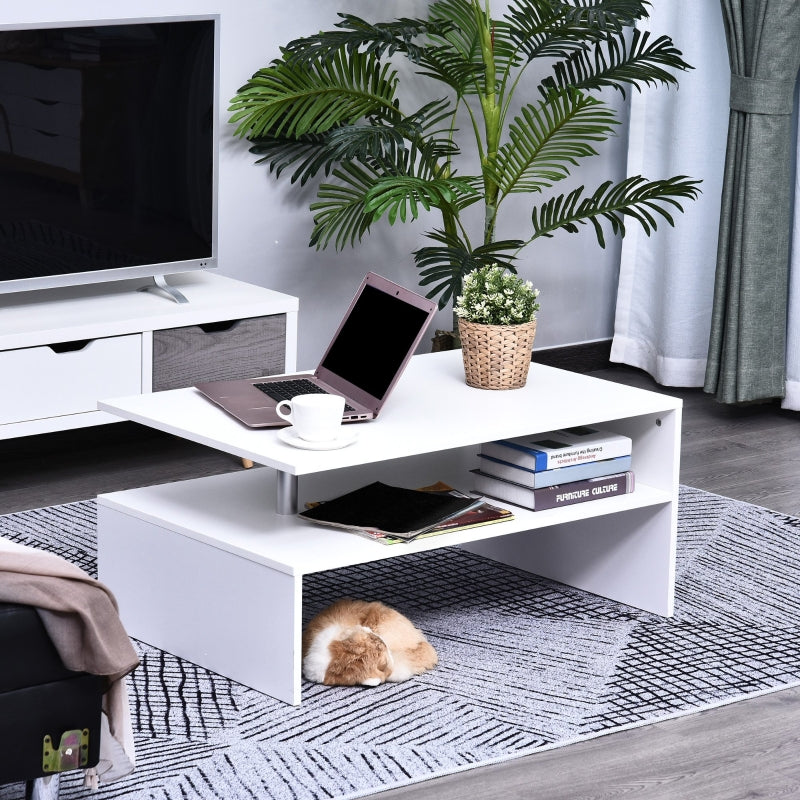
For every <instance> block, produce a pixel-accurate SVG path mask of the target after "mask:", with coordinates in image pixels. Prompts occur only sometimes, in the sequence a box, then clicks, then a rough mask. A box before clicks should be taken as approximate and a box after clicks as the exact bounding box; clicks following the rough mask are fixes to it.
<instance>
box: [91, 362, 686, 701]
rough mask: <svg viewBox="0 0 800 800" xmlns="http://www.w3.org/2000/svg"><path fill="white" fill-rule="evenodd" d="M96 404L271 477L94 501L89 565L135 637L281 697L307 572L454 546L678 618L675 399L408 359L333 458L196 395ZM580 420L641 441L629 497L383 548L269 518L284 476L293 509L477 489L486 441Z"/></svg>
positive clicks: (201, 482)
mask: <svg viewBox="0 0 800 800" xmlns="http://www.w3.org/2000/svg"><path fill="white" fill-rule="evenodd" d="M100 407H101V408H102V409H103V410H106V411H109V412H111V413H116V414H118V415H120V416H122V417H124V418H126V419H131V420H134V421H138V422H141V423H144V424H147V425H150V426H152V427H155V428H158V429H160V430H164V431H167V432H170V433H174V434H177V435H180V436H184V437H185V438H188V439H191V440H193V441H197V442H201V443H204V444H207V445H210V446H213V447H218V448H219V449H222V450H226V451H228V452H230V453H233V454H234V455H236V456H240V457H243V458H249V459H251V460H253V461H254V462H256V463H258V464H262V465H266V466H265V467H263V468H254V469H252V470H244V471H237V472H231V473H228V474H225V475H219V476H213V477H208V478H198V479H195V480H191V481H185V482H180V483H172V484H165V485H160V486H151V487H144V488H141V489H132V490H128V491H124V492H115V493H112V494H107V495H101V496H100V498H99V511H98V517H99V518H98V564H99V573H100V579H101V580H102V581H104V582H105V583H107V584H108V585H109V586H110V587H111V588H112V590H113V591H114V593H115V594H116V596H117V599H118V601H119V604H120V613H121V615H122V619H123V622H124V623H125V625H126V627H127V629H128V632H129V633H130V635H131V636H133V637H134V638H138V639H141V640H142V641H145V642H147V643H149V644H152V645H155V646H158V647H160V648H162V649H164V650H166V651H168V652H170V653H173V654H175V655H178V656H181V657H183V658H186V659H188V660H190V661H193V662H195V663H198V664H201V665H202V666H205V667H207V668H209V669H211V670H214V671H217V672H219V673H221V674H223V675H226V676H228V677H230V678H232V679H234V680H236V681H239V682H241V683H244V684H246V685H248V686H251V687H253V688H255V689H257V690H259V691H262V692H265V693H267V694H270V695H272V696H274V697H277V698H279V699H281V700H284V701H286V702H288V703H294V704H297V703H299V702H300V700H301V670H300V666H301V665H300V637H301V625H302V578H303V576H304V575H308V574H313V573H316V572H322V571H327V570H334V569H338V568H342V567H347V566H351V565H354V564H364V563H368V562H371V561H377V560H382V559H386V558H396V557H399V556H403V555H405V554H408V553H413V552H420V551H423V550H431V549H434V548H439V547H450V546H461V547H465V548H468V549H470V550H471V551H473V552H476V553H480V554H483V555H486V556H488V557H490V558H494V559H497V560H500V561H504V562H506V563H510V564H513V565H514V566H516V567H518V568H521V569H527V570H529V571H531V572H535V573H537V574H540V575H543V576H546V577H549V578H553V579H555V580H559V581H562V582H564V583H567V584H570V585H573V586H577V587H579V588H582V589H585V590H587V591H590V592H594V593H597V594H600V595H603V596H606V597H610V598H612V599H615V600H618V601H620V602H623V603H626V604H629V605H632V606H636V607H638V608H643V609H646V610H648V611H652V612H654V613H657V614H662V615H671V614H672V607H673V594H674V563H675V535H676V528H677V492H678V467H679V452H680V424H681V401H680V400H677V399H674V398H671V397H667V396H665V395H662V394H658V393H654V392H646V391H642V390H639V389H632V388H630V387H626V386H620V385H618V384H613V383H609V382H606V381H601V380H597V379H594V378H590V377H587V376H583V375H577V374H574V373H568V372H563V371H561V370H556V369H552V368H549V367H543V366H539V365H535V364H534V365H532V366H531V373H530V376H529V380H528V385H527V386H526V387H525V388H524V389H519V390H513V391H503V392H491V391H482V390H479V389H471V388H469V387H467V386H466V385H465V384H464V379H463V370H462V367H461V364H460V354H459V353H440V354H432V355H425V356H416V357H415V358H414V359H412V361H411V364H410V366H409V368H408V370H407V372H406V374H405V375H404V376H403V378H402V380H401V381H400V383H399V384H398V386H397V389H396V390H395V394H394V395H393V396H392V398H391V399H390V401H389V403H387V405H386V408H385V409H384V411H383V412H382V414H381V416H380V417H379V419H378V420H376V421H374V422H371V423H366V424H361V425H359V427H358V439H357V441H356V443H355V444H353V445H351V446H350V447H347V448H344V449H342V450H335V451H328V452H313V451H304V450H299V449H294V448H291V447H289V446H288V445H286V444H284V443H282V442H281V441H280V440H278V438H277V432H276V431H274V430H262V431H253V430H248V429H246V428H244V427H243V426H241V425H240V424H239V423H238V422H236V421H235V420H233V419H231V418H229V417H228V416H227V415H226V414H225V413H224V412H222V411H221V410H219V409H217V408H216V407H214V406H212V405H211V404H210V403H209V402H208V401H206V400H205V399H204V398H203V397H202V396H200V395H199V393H197V392H195V391H194V390H192V389H180V390H176V391H171V392H162V393H159V394H157V395H150V396H136V397H130V398H122V399H119V400H109V401H104V402H103V403H101V404H100ZM587 424H595V425H602V426H603V427H606V428H609V429H611V430H615V431H618V432H620V433H625V434H627V435H629V436H631V437H632V438H633V442H634V444H633V470H634V472H635V474H636V489H635V491H634V492H633V493H632V494H628V495H623V496H619V497H611V498H604V499H601V500H595V501H591V502H587V503H579V504H575V505H572V506H567V507H564V508H560V509H555V510H549V511H538V512H532V511H528V510H525V509H521V508H517V507H513V510H514V513H515V519H514V520H512V521H508V522H503V523H500V524H496V525H489V526H485V527H481V528H474V529H470V530H466V531H460V532H454V533H449V534H445V535H442V536H436V537H431V538H427V539H421V540H419V541H416V542H412V543H408V544H397V545H390V546H386V545H382V544H380V543H377V542H372V541H369V540H367V539H365V538H363V537H360V536H357V535H355V534H351V533H347V532H343V531H337V530H333V529H329V528H324V527H321V526H316V525H312V524H310V523H306V522H305V521H303V520H300V519H298V518H297V517H295V516H294V515H289V514H285V513H279V512H280V511H285V510H286V509H285V508H281V505H282V503H283V500H282V498H281V491H283V489H281V488H280V487H281V485H282V484H284V489H285V483H286V481H287V478H288V479H289V480H290V481H291V482H294V481H295V480H297V486H296V489H297V493H298V498H297V499H298V502H299V503H300V505H302V504H303V503H305V502H306V501H308V500H315V499H326V498H330V497H334V496H336V495H337V494H340V493H342V492H344V491H348V490H350V489H353V488H356V487H357V486H360V485H363V484H365V483H368V482H370V481H373V480H384V481H386V482H389V483H394V484H396V485H402V486H409V487H414V486H424V485H427V484H429V483H433V482H435V481H437V480H444V481H446V482H448V483H450V484H451V485H453V486H456V487H458V488H462V489H469V488H470V475H469V470H470V469H472V468H473V467H475V466H476V462H477V458H476V452H477V445H478V444H479V443H480V442H482V441H485V440H488V439H497V438H503V437H508V436H519V435H523V434H532V433H539V432H543V431H547V430H553V429H558V428H562V427H572V426H575V425H587ZM375 599H381V600H384V601H385V602H388V603H390V604H391V602H392V598H375Z"/></svg>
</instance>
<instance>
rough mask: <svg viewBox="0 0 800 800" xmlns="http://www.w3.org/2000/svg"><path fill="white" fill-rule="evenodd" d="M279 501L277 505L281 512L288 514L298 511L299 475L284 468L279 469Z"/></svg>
mask: <svg viewBox="0 0 800 800" xmlns="http://www.w3.org/2000/svg"><path fill="white" fill-rule="evenodd" d="M277 472H278V502H277V505H276V508H277V511H278V513H279V514H283V515H288V514H296V513H297V475H291V474H290V473H288V472H284V471H283V470H280V469H279V470H278V471H277Z"/></svg>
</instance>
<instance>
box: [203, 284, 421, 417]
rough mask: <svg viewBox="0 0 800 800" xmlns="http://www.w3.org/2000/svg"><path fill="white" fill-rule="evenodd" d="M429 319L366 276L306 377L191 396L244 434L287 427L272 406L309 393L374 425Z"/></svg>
mask: <svg viewBox="0 0 800 800" xmlns="http://www.w3.org/2000/svg"><path fill="white" fill-rule="evenodd" d="M435 312H436V303H434V302H432V301H431V300H428V299H427V298H425V297H422V296H420V295H418V294H416V293H415V292H412V291H410V290H409V289H405V288H403V287H402V286H399V285H398V284H396V283H393V282H392V281H390V280H387V279H386V278H383V277H381V276H380V275H376V274H375V273H374V272H370V273H368V274H367V275H366V276H365V278H364V280H363V281H362V282H361V285H360V286H359V287H358V291H357V292H356V294H355V297H354V298H353V301H352V302H351V303H350V306H349V308H348V309H347V311H346V312H345V315H344V318H343V319H342V321H341V323H340V325H339V327H338V328H337V330H336V333H335V334H334V336H333V339H332V340H331V342H330V344H329V345H328V348H327V350H325V353H324V355H323V356H322V360H321V361H320V364H319V366H318V367H317V368H316V370H315V371H314V373H313V374H308V373H303V374H298V375H270V376H266V377H260V378H248V379H245V380H234V381H230V380H228V381H208V382H204V383H198V384H195V388H197V389H198V390H199V391H200V392H202V394H204V395H205V396H206V397H207V398H208V399H209V400H212V401H213V402H214V403H216V404H217V405H219V406H220V407H221V408H223V409H224V410H225V411H227V412H228V413H229V414H231V415H232V416H234V417H236V419H238V420H239V421H240V422H242V423H244V424H245V425H247V426H248V427H251V428H277V427H283V426H285V425H287V424H288V423H287V422H286V420H284V419H281V417H279V416H278V415H277V413H276V412H275V407H276V406H277V405H278V403H279V402H280V401H281V400H283V399H291V398H292V397H293V396H295V395H298V394H309V393H312V392H328V393H332V394H339V395H342V396H343V397H344V398H345V411H344V416H343V421H344V422H361V421H366V420H371V419H375V417H377V416H378V413H379V412H380V410H381V408H382V407H383V404H384V403H385V402H386V399H387V398H388V397H389V394H390V393H391V391H392V389H394V386H395V384H396V383H397V381H398V379H399V378H400V376H401V375H402V373H403V370H404V369H405V367H406V365H407V364H408V361H409V359H410V358H411V356H412V355H413V354H414V351H415V350H416V348H417V345H418V344H419V342H420V340H421V339H422V337H423V335H424V334H425V330H426V329H427V327H428V325H429V324H430V321H431V319H432V318H433V315H434V314H435Z"/></svg>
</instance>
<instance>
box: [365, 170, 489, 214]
mask: <svg viewBox="0 0 800 800" xmlns="http://www.w3.org/2000/svg"><path fill="white" fill-rule="evenodd" d="M479 199H480V193H479V192H478V190H477V188H476V187H475V185H474V181H473V180H470V179H468V178H458V177H451V178H423V177H419V176H416V175H397V176H391V177H384V178H380V179H379V180H377V181H376V182H375V183H374V184H373V186H372V188H371V189H370V190H369V192H368V193H367V196H366V198H365V201H364V209H365V210H366V211H367V212H368V213H371V214H374V218H375V219H378V218H380V217H382V216H383V215H384V214H386V215H387V217H388V220H389V223H390V224H391V225H394V223H395V222H396V221H397V218H398V217H399V218H400V220H401V221H402V222H406V221H407V220H410V219H417V217H418V216H419V213H420V208H422V209H424V210H425V211H430V210H431V208H439V209H452V210H453V211H461V210H462V209H464V208H466V207H467V206H469V205H471V204H472V203H474V202H475V201H477V200H479Z"/></svg>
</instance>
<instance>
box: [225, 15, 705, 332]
mask: <svg viewBox="0 0 800 800" xmlns="http://www.w3.org/2000/svg"><path fill="white" fill-rule="evenodd" d="M648 5H649V3H648V2H647V0H511V2H509V4H508V10H507V11H506V12H505V13H504V14H502V16H500V17H499V18H495V17H493V16H492V11H491V3H490V0H438V1H437V2H433V3H431V5H430V7H429V11H428V16H427V18H425V19H410V18H400V19H395V20H391V21H388V22H376V23H372V22H367V21H366V20H364V19H361V18H360V17H357V16H354V15H352V14H340V15H339V16H340V17H341V22H339V23H338V24H337V25H336V30H329V31H323V32H321V33H315V34H313V35H311V36H307V37H303V38H300V39H296V40H294V41H292V42H289V43H288V44H287V45H286V46H285V47H283V48H281V53H280V57H279V58H276V59H275V60H273V61H272V62H271V63H270V64H269V65H268V66H266V67H264V68H263V69H260V70H259V71H258V72H256V73H255V75H253V76H252V78H251V79H250V80H249V81H248V82H247V83H246V84H245V85H244V86H243V87H242V88H241V89H240V90H239V92H238V93H237V95H236V96H235V97H234V98H233V100H232V103H231V107H230V110H231V111H232V116H231V122H232V123H234V124H235V125H236V129H235V133H236V135H238V136H241V137H245V138H247V139H248V140H249V141H250V142H251V143H252V147H251V148H250V149H251V152H253V153H254V154H257V155H258V156H259V159H258V163H264V164H266V165H267V166H268V168H269V170H270V172H271V173H272V174H274V175H275V176H276V177H277V178H280V177H282V176H284V175H285V174H286V175H289V176H290V179H291V181H292V182H293V183H299V184H300V185H304V184H306V183H307V182H308V181H309V180H312V179H316V178H317V177H318V176H323V177H322V178H321V180H320V181H319V183H318V187H317V199H316V200H315V201H314V202H313V203H312V204H311V211H312V213H313V230H312V233H311V242H310V243H311V245H312V246H314V247H317V248H324V247H327V246H328V245H334V246H335V247H337V248H343V247H345V246H346V245H354V244H356V243H357V242H358V241H360V240H361V239H362V237H363V236H364V235H365V234H366V233H367V232H368V231H369V230H370V229H371V227H372V225H373V224H374V223H376V222H377V221H378V220H379V219H381V218H383V217H385V218H387V219H388V221H389V223H390V224H392V225H394V224H395V223H397V222H405V221H409V220H414V219H417V218H418V217H419V216H420V215H421V214H423V213H428V212H432V213H436V214H438V215H439V225H438V226H436V227H433V228H432V229H431V230H429V231H428V232H427V233H426V234H425V235H426V236H427V238H428V239H429V240H430V244H429V245H427V246H424V247H421V248H420V249H418V250H417V251H416V252H415V253H414V260H415V263H416V266H417V267H418V268H419V271H420V274H419V283H420V285H421V286H423V287H428V297H431V298H438V302H439V307H440V308H444V307H445V306H446V305H447V304H448V303H449V302H450V301H451V300H453V299H454V298H456V297H457V296H458V295H459V294H460V293H461V286H462V281H463V278H464V276H465V275H466V274H467V273H468V272H471V271H472V270H474V269H475V268H477V267H481V266H486V265H489V264H497V265H499V266H502V267H504V268H505V269H507V270H509V271H511V272H515V271H516V266H515V261H516V260H517V258H518V256H519V253H520V251H522V250H523V249H524V248H525V247H527V246H528V245H530V244H532V243H533V242H535V241H536V240H537V239H538V238H540V237H549V236H552V235H553V234H554V233H555V232H556V231H558V230H564V231H568V232H571V233H574V232H576V231H578V229H579V226H581V225H585V224H587V223H588V224H591V226H592V227H593V228H594V231H595V233H596V235H597V240H598V242H599V244H600V246H601V247H602V246H604V245H605V233H604V229H603V224H604V223H605V225H606V226H607V227H609V228H610V230H611V231H612V232H613V233H614V234H619V235H624V233H625V222H626V218H627V219H631V220H635V221H636V222H637V223H639V224H640V225H641V226H642V227H643V228H644V230H645V231H646V232H647V233H648V234H649V233H650V232H651V231H653V230H655V229H656V226H657V223H658V221H659V219H662V220H666V221H667V222H668V223H669V224H673V219H672V216H671V213H672V212H673V211H674V210H675V209H677V210H682V207H681V205H680V200H681V199H693V198H694V197H696V195H697V193H698V188H697V185H698V181H695V180H692V179H690V178H687V177H686V176H682V175H679V176H676V177H671V178H666V179H657V180H647V179H645V178H644V177H641V176H632V177H628V178H626V179H624V180H622V181H620V182H617V183H615V182H613V181H611V180H609V181H605V182H603V183H602V184H601V185H600V186H599V187H598V188H597V189H595V190H593V191H587V190H585V189H584V187H583V186H581V187H579V188H577V189H573V190H572V191H570V192H569V193H567V194H563V193H562V194H552V195H551V196H549V197H548V198H546V199H544V198H543V193H544V192H546V191H547V190H550V189H551V188H552V187H553V186H554V185H555V184H557V183H558V182H559V181H561V180H563V179H564V178H566V177H567V176H568V175H569V174H570V172H571V170H572V168H573V167H575V166H577V165H578V164H579V162H580V160H581V159H584V158H587V157H590V156H594V155H597V150H596V149H595V147H596V145H597V143H599V142H601V141H604V140H605V139H607V138H608V137H610V136H611V135H612V134H613V133H614V130H615V128H616V126H617V125H618V124H619V121H618V120H617V119H616V114H615V111H614V109H613V108H612V107H611V106H610V105H609V104H608V103H607V102H606V101H605V100H604V99H603V97H602V94H601V90H603V89H606V88H608V87H613V88H614V89H616V90H619V91H620V92H623V93H624V92H625V90H626V87H629V86H633V87H635V88H636V89H637V90H640V89H641V88H642V87H643V86H652V85H659V84H660V85H666V86H669V85H675V84H677V80H676V78H675V76H674V74H673V73H674V72H675V71H679V70H685V69H687V68H689V65H688V64H686V63H685V62H684V61H683V59H682V58H681V53H680V51H679V50H677V49H676V48H675V46H674V45H673V43H672V41H671V39H670V38H669V37H667V36H659V37H654V36H651V35H650V34H649V33H648V32H646V31H642V30H639V29H637V28H634V27H633V25H634V23H635V22H636V21H637V20H640V19H642V18H645V17H646V16H647V7H648ZM402 59H406V60H407V61H409V62H410V63H411V65H412V67H413V69H414V70H415V71H416V73H417V75H414V76H412V77H413V79H414V80H415V81H419V80H420V78H419V76H422V78H423V79H425V80H427V81H428V82H429V84H430V87H431V90H432V94H431V97H432V98H433V99H427V100H425V101H421V102H420V104H419V105H418V106H417V107H411V108H407V107H406V105H407V103H408V101H407V100H406V99H404V100H403V101H401V99H400V94H401V93H400V91H399V90H400V88H401V84H402V79H403V77H404V75H403V74H401V72H400V71H399V69H398V66H397V64H398V61H399V60H402ZM534 62H539V63H541V64H543V65H547V66H548V71H547V75H546V77H544V78H543V79H542V80H540V81H539V82H538V86H537V87H536V88H535V89H530V88H528V87H527V86H526V87H525V96H524V97H521V95H522V94H523V92H522V91H521V87H523V86H525V84H523V83H521V79H522V78H523V75H524V73H525V72H526V70H527V69H528V68H529V67H530V66H531V64H533V63H534ZM407 74H408V73H405V75H407ZM409 96H412V97H419V91H418V90H417V87H416V86H415V90H414V91H409V92H406V93H405V94H404V98H407V97H409ZM517 107H519V110H516V109H517ZM467 140H472V141H473V142H474V147H475V154H476V155H475V160H474V164H470V163H468V155H469V154H468V152H467V148H466V146H465V145H466V143H467ZM515 196H516V197H517V198H520V197H521V198H522V201H523V202H528V203H531V211H530V220H531V225H530V228H529V229H528V230H527V231H524V232H520V235H519V237H518V238H513V239H504V240H497V238H496V235H495V233H496V230H497V222H498V215H499V213H500V210H501V208H503V207H504V205H505V204H506V203H508V202H509V201H510V200H511V199H512V197H515ZM476 204H480V206H481V210H482V212H483V213H482V217H483V219H482V224H479V230H471V229H470V226H469V224H468V222H467V220H466V218H467V217H468V216H469V214H466V215H465V214H464V212H465V211H466V210H467V209H468V208H469V207H471V206H474V205H476ZM454 322H455V320H454Z"/></svg>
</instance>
